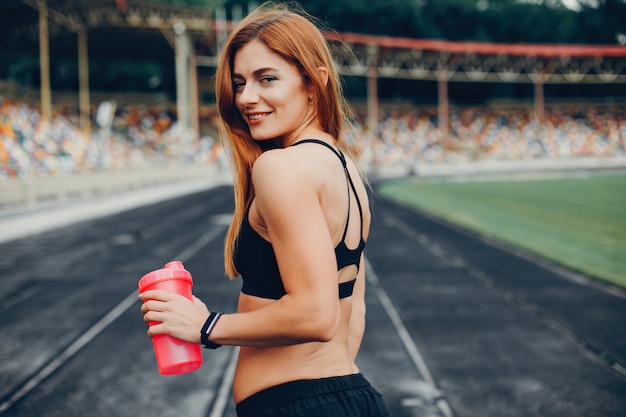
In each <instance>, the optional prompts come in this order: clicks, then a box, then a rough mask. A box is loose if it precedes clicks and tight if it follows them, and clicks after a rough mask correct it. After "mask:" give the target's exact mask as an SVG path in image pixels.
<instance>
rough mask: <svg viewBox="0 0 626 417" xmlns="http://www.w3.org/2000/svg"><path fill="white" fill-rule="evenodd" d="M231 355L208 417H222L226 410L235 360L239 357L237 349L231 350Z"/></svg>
mask: <svg viewBox="0 0 626 417" xmlns="http://www.w3.org/2000/svg"><path fill="white" fill-rule="evenodd" d="M232 351H233V352H232V354H231V356H230V360H229V361H228V365H227V366H226V370H225V371H224V377H223V378H222V382H221V383H220V388H219V390H218V392H217V397H216V398H215V401H214V402H213V407H212V408H211V412H210V413H209V417H222V416H223V415H224V411H225V410H226V405H227V404H228V402H229V401H230V392H231V388H232V385H233V379H234V378H235V367H236V366H237V358H238V357H239V347H235V348H233V349H232Z"/></svg>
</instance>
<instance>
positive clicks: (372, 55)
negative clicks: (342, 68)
mask: <svg viewBox="0 0 626 417" xmlns="http://www.w3.org/2000/svg"><path fill="white" fill-rule="evenodd" d="M367 56H368V69H367V126H368V128H369V131H370V133H371V134H372V135H373V134H375V132H376V126H377V125H378V70H377V68H376V62H377V60H378V47H377V46H375V45H368V47H367Z"/></svg>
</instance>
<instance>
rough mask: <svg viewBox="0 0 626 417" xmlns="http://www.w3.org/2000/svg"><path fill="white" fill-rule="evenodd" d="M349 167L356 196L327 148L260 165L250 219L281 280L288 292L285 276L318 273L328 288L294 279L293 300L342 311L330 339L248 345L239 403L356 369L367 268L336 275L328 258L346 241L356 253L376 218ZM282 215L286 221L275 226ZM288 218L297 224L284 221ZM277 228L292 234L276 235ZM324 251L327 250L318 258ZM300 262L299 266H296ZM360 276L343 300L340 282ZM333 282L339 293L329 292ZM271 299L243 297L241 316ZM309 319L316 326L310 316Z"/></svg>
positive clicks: (279, 154)
mask: <svg viewBox="0 0 626 417" xmlns="http://www.w3.org/2000/svg"><path fill="white" fill-rule="evenodd" d="M318 136H320V135H318ZM322 136H324V138H325V139H326V140H325V141H326V143H331V144H332V142H331V141H332V138H330V137H328V135H322ZM331 146H332V145H331ZM346 166H347V170H348V173H349V175H350V178H351V180H352V182H353V183H354V190H356V194H355V193H354V190H353V189H352V187H351V186H350V180H349V178H347V176H346V172H345V171H344V168H343V165H342V163H341V160H340V159H339V158H338V157H337V155H335V154H333V152H331V150H329V149H326V148H325V147H324V146H322V145H321V144H316V143H303V144H300V145H299V146H291V147H288V148H285V149H277V150H272V151H267V152H266V153H264V154H263V155H262V156H261V157H260V158H259V159H258V160H257V163H256V164H255V167H254V171H253V183H254V188H255V192H256V197H255V199H254V201H253V203H252V205H251V207H250V211H249V214H248V220H249V222H250V225H251V227H252V228H253V229H254V230H255V231H256V232H257V233H258V234H259V235H260V236H261V237H262V238H263V239H265V240H267V241H269V242H270V243H271V244H272V247H274V250H275V253H276V258H277V261H278V263H279V266H281V275H282V276H283V277H284V278H286V281H287V283H286V285H285V287H286V289H287V291H288V295H289V294H290V292H289V290H291V289H292V288H291V286H290V283H291V282H292V279H291V277H289V276H286V277H285V275H286V274H295V275H298V276H305V277H306V276H312V277H313V279H316V278H315V276H320V278H318V279H317V280H318V281H324V282H325V283H327V284H326V285H324V286H321V287H320V289H317V291H319V293H318V294H316V293H315V291H316V290H315V289H314V290H313V291H314V292H313V294H308V293H306V292H304V291H306V289H304V291H303V289H302V288H297V286H296V285H297V282H295V283H294V284H292V285H293V286H294V288H293V291H291V295H290V296H292V297H294V298H295V299H297V300H299V302H301V303H302V302H304V303H316V302H317V303H319V304H320V306H319V307H321V306H324V305H325V306H326V307H324V308H336V309H338V311H337V314H336V317H337V323H336V324H334V326H333V328H334V331H333V334H331V335H329V336H326V338H327V339H328V340H324V341H311V342H308V343H298V344H293V345H287V346H276V347H242V349H241V353H240V359H239V363H238V367H237V374H236V378H235V385H234V392H235V401H236V402H237V401H238V400H241V399H243V398H246V397H248V396H249V395H250V394H252V393H254V392H257V391H258V390H261V389H263V388H266V387H269V386H274V385H277V384H280V383H282V382H286V381H292V380H299V379H313V378H323V377H328V376H337V375H347V374H353V373H356V372H358V368H357V367H356V365H355V364H354V358H355V356H356V351H357V350H358V345H359V344H360V340H361V337H362V334H363V330H364V317H363V316H364V288H363V287H364V274H363V268H359V267H358V266H357V265H348V266H346V267H344V268H343V269H342V270H340V271H337V267H336V265H337V262H336V260H335V259H332V260H330V261H329V260H328V258H329V257H332V256H333V254H334V251H333V249H334V248H335V247H337V246H338V245H339V244H340V243H341V242H342V239H343V241H344V242H345V245H346V246H347V247H348V248H349V249H354V248H357V247H358V246H359V244H360V240H361V238H363V239H364V240H366V239H367V236H368V232H369V224H370V213H369V204H368V198H367V192H366V189H365V186H364V185H363V182H362V181H361V179H360V177H359V173H358V170H357V169H356V166H355V165H354V163H353V162H352V161H350V160H349V159H348V160H347V162H346ZM348 199H350V201H348ZM359 206H360V209H359ZM361 210H362V213H361ZM277 217H278V218H280V219H282V220H283V221H278V222H275V223H273V221H274V220H273V219H276V218H277ZM285 218H287V219H291V220H288V221H284V220H285ZM346 221H348V223H347V225H346ZM268 223H269V224H268ZM273 225H274V226H275V227H283V228H289V229H291V230H284V231H282V232H273V231H272V226H273ZM309 230H315V232H309ZM344 232H345V238H344V236H343V235H344ZM283 247H287V248H290V249H289V253H285V252H284V251H283V250H282V248H283ZM307 248H308V249H307ZM323 248H325V250H323ZM320 252H325V253H324V254H323V255H322V256H320V255H318V254H319V253H320ZM324 258H325V259H324ZM307 259H309V260H310V261H311V262H310V264H309V263H308V262H307V261H306V260H307ZM294 260H295V261H296V262H292V261H294ZM303 260H304V261H303ZM328 265H330V268H329V267H328ZM333 266H334V267H333ZM355 277H356V278H357V279H356V282H355V285H354V290H353V292H352V295H351V296H349V297H345V298H342V299H341V300H338V294H337V286H338V284H339V283H340V282H348V281H351V280H353V279H354V278H355ZM295 281H300V282H304V280H297V279H296V280H295ZM333 284H334V291H333V290H326V291H324V288H328V287H330V286H331V285H333ZM304 285H305V286H306V285H307V284H304ZM294 291H295V293H296V294H294V293H293V292H294ZM327 294H331V295H332V297H329V296H328V295H327ZM316 296H317V297H319V298H316ZM272 302H275V301H273V300H268V299H265V298H259V297H255V296H251V295H247V294H245V293H242V294H241V296H240V299H239V312H251V311H255V310H258V309H262V308H264V307H266V306H267V305H269V304H271V303H272ZM303 307H305V308H306V306H303ZM314 308H315V307H314ZM294 319H295V318H294ZM308 321H309V322H315V320H313V318H312V317H309V318H308ZM278 330H279V329H278Z"/></svg>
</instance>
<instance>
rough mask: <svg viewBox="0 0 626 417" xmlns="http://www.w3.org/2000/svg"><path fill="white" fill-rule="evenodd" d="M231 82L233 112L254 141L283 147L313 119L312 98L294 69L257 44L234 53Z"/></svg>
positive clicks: (251, 43)
mask: <svg viewBox="0 0 626 417" xmlns="http://www.w3.org/2000/svg"><path fill="white" fill-rule="evenodd" d="M232 79H233V89H234V91H235V103H236V106H237V109H238V110H239V112H240V113H241V116H242V117H243V119H244V120H245V121H246V123H247V124H248V128H249V129H250V134H251V136H252V137H253V138H254V139H255V140H257V141H263V140H271V139H278V140H279V141H280V142H281V143H282V145H283V146H286V145H288V144H290V143H292V142H294V141H295V140H297V138H298V137H299V135H300V134H301V133H302V132H303V131H304V130H305V129H306V128H307V127H308V126H309V125H311V123H312V122H313V121H314V119H315V106H314V105H312V104H311V102H312V99H313V94H312V93H311V92H309V91H307V87H306V85H305V83H304V80H303V78H302V75H301V74H300V72H299V71H298V69H297V68H296V66H295V65H293V64H291V63H289V62H287V61H286V60H285V59H283V58H282V57H281V56H280V55H278V54H276V53H274V52H272V51H271V50H270V49H269V48H267V47H266V46H265V45H263V44H262V43H261V42H259V41H257V40H253V41H251V42H249V43H248V44H246V45H245V46H243V47H242V48H241V49H240V50H239V51H238V52H237V53H236V55H235V59H234V65H233V76H232Z"/></svg>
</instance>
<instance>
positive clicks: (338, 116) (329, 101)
mask: <svg viewBox="0 0 626 417" xmlns="http://www.w3.org/2000/svg"><path fill="white" fill-rule="evenodd" d="M253 40H257V41H259V42H261V43H262V44H263V45H265V46H266V47H267V48H268V49H270V50H271V51H272V52H274V53H276V54H277V55H279V56H281V57H282V58H283V59H284V60H286V61H287V62H289V63H290V64H292V65H294V66H295V67H296V68H297V69H298V71H299V72H300V74H302V78H303V81H304V82H305V84H306V85H307V86H308V87H310V88H312V91H313V94H314V95H315V96H316V97H317V100H316V104H317V107H316V111H317V119H318V121H319V123H320V126H321V127H322V129H323V130H324V131H325V132H327V133H329V134H330V135H332V136H333V137H334V138H335V140H336V144H337V146H338V147H339V148H341V149H342V150H344V151H346V152H348V151H349V149H348V146H347V144H346V142H345V139H344V138H343V136H342V127H343V125H344V124H345V122H346V120H347V115H348V114H349V113H348V106H347V103H346V101H345V98H344V96H343V93H342V88H341V82H340V79H339V74H338V73H337V70H336V68H335V65H334V61H333V58H332V55H331V53H330V49H329V47H328V44H327V42H326V40H325V39H324V36H323V35H322V33H321V32H320V30H319V29H318V28H317V27H316V26H315V25H314V24H313V23H312V20H311V19H310V18H308V16H307V15H306V14H305V13H304V12H303V11H298V12H297V13H296V12H295V11H292V10H289V9H288V8H287V7H286V6H283V5H278V6H275V5H271V4H268V5H264V6H261V7H260V8H259V9H257V10H256V11H255V12H253V13H251V14H250V15H248V16H247V17H246V18H245V19H244V20H243V21H242V22H241V23H240V24H239V25H238V26H237V28H235V30H234V31H233V32H232V33H231V34H230V36H229V38H228V40H227V41H226V44H225V45H224V50H223V51H222V55H221V57H220V60H219V63H218V66H217V71H216V75H215V93H216V100H217V107H218V111H219V114H220V129H221V132H220V133H221V137H222V140H223V142H224V145H225V148H226V149H227V150H228V151H229V153H230V157H231V159H232V162H233V168H234V171H235V172H234V193H235V211H234V215H233V220H232V223H231V225H230V228H229V230H228V234H227V235H226V242H225V245H224V266H225V270H226V274H227V275H228V276H229V277H231V278H233V277H235V276H237V275H238V273H237V271H236V269H235V265H234V262H233V253H234V250H235V244H236V240H237V236H238V234H239V229H240V226H241V222H242V221H243V218H244V215H245V212H246V210H247V208H248V206H249V205H250V203H251V202H252V199H253V198H254V189H253V186H252V166H253V165H254V162H255V161H256V159H257V158H258V157H259V155H260V154H261V153H262V152H263V148H262V144H261V143H260V142H257V141H255V140H254V139H253V138H252V137H251V135H250V131H249V129H248V125H247V124H246V122H245V120H244V119H243V117H242V116H241V114H240V113H239V111H238V110H237V106H236V103H235V91H234V88H233V79H232V73H233V65H234V60H235V55H236V54H237V52H238V51H239V50H240V49H241V48H242V47H243V46H245V45H246V44H248V43H249V42H251V41H253ZM320 67H324V68H326V69H327V70H328V79H326V78H325V77H322V76H321V74H320V72H319V71H318V68H320Z"/></svg>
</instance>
